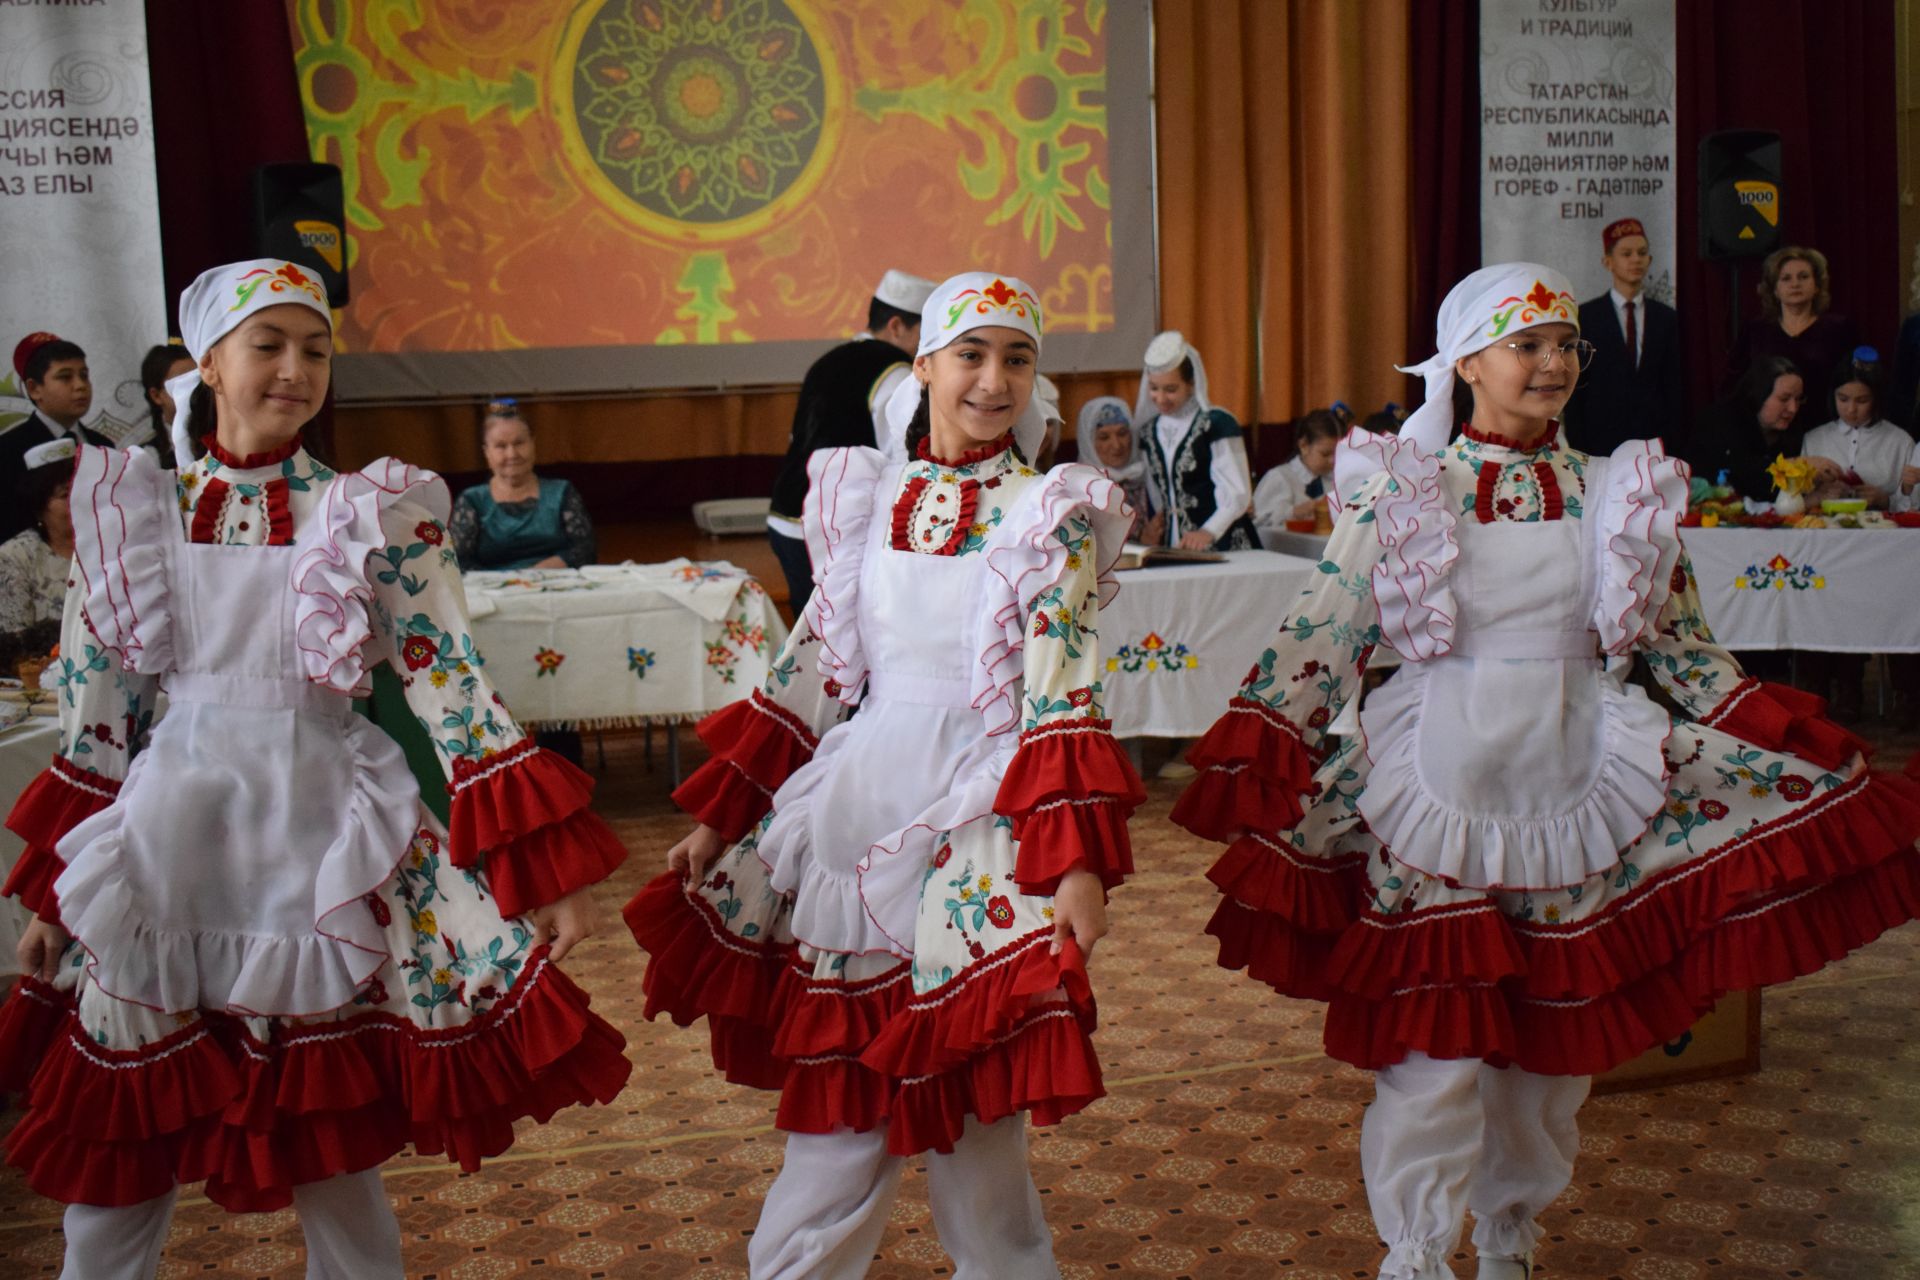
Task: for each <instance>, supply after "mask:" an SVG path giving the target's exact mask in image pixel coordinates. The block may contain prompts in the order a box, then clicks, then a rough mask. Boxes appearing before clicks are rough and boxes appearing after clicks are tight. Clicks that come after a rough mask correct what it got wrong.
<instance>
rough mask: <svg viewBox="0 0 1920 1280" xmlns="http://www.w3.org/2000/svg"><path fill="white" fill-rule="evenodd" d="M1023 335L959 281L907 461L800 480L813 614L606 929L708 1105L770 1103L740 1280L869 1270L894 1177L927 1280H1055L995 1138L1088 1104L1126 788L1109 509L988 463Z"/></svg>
mask: <svg viewBox="0 0 1920 1280" xmlns="http://www.w3.org/2000/svg"><path fill="white" fill-rule="evenodd" d="M1041 337H1042V334H1041V317H1040V305H1039V302H1038V300H1037V298H1036V297H1035V295H1034V292H1033V290H1032V289H1031V288H1029V287H1028V286H1027V285H1025V284H1023V283H1022V282H1020V281H1019V280H1016V279H1013V278H1012V277H1003V276H996V275H992V274H988V273H985V272H971V273H968V274H966V275H961V276H955V277H954V278H953V279H951V280H948V281H947V282H946V283H945V284H943V285H941V286H940V287H939V288H938V289H937V290H935V291H934V294H933V296H932V297H931V298H930V299H929V300H928V302H927V305H926V309H925V311H924V312H923V314H922V318H921V326H920V348H919V354H918V356H917V357H916V359H915V360H914V379H915V380H914V381H913V382H912V383H911V384H910V386H911V388H912V396H913V399H914V400H915V402H916V405H915V408H914V410H913V412H912V414H911V415H910V418H909V421H908V429H907V431H906V433H905V435H904V437H903V440H904V442H905V445H906V447H907V451H908V455H909V456H910V457H911V458H913V461H912V462H909V463H907V464H905V465H904V466H902V465H899V464H891V465H890V464H888V462H887V461H886V459H885V457H884V456H883V455H882V454H881V453H880V452H879V451H878V450H875V449H860V448H852V449H832V450H826V451H823V452H819V453H815V454H814V455H813V463H812V468H811V477H810V478H811V483H810V486H809V488H808V492H807V505H806V513H805V527H806V534H807V544H808V549H809V551H810V552H811V554H812V559H813V566H814V592H813V594H812V596H811V597H809V599H808V601H807V607H806V609H805V610H804V611H803V612H802V614H801V616H800V619H799V621H798V624H797V625H796V626H795V627H794V630H793V634H792V636H791V637H790V638H789V639H788V641H787V646H786V648H785V649H784V650H783V651H782V653H781V655H780V657H779V659H778V661H777V662H776V664H775V668H774V673H773V675H772V676H771V677H769V679H768V680H767V682H766V684H765V685H764V686H763V687H762V688H761V689H759V690H758V691H756V692H755V693H754V694H753V696H752V697H751V698H750V699H749V700H747V701H745V702H740V703H736V704H735V705H734V706H733V707H731V708H729V709H728V710H726V711H723V712H720V713H719V714H717V715H715V716H712V717H710V718H709V719H707V720H706V721H704V722H703V723H702V724H701V726H700V734H701V737H702V738H704V739H705V740H706V741H707V742H708V744H709V745H710V746H711V747H712V748H713V759H712V760H711V761H710V762H709V763H708V764H707V765H706V766H704V767H703V768H702V769H701V770H700V771H699V772H697V773H695V774H694V775H693V776H692V777H691V778H689V779H688V780H687V782H686V784H685V785H684V786H682V787H681V788H680V789H679V790H678V791H676V792H675V793H674V799H675V800H676V801H677V802H678V803H679V804H680V805H681V807H683V808H684V809H686V810H687V812H688V813H689V814H690V815H691V816H692V817H693V818H694V819H695V820H696V821H697V822H698V824H699V825H698V826H697V827H696V828H695V830H694V832H693V833H692V834H691V835H690V836H688V837H687V839H685V840H683V841H681V842H680V844H678V845H676V846H675V847H674V848H673V850H672V851H671V852H670V853H669V855H668V864H669V870H668V872H667V873H666V874H665V875H663V876H661V877H660V878H659V879H657V880H655V881H654V882H653V883H652V884H650V885H648V886H647V887H646V888H645V889H643V890H642V891H641V893H640V894H639V896H637V897H636V898H635V899H634V900H633V901H632V902H631V903H630V904H629V905H628V907H627V912H626V915H627V923H628V925H629V926H630V927H631V928H632V929H633V932H634V936H635V938H636V939H637V940H638V941H639V942H640V944H641V946H643V947H644V948H646V950H647V951H648V952H649V953H650V959H649V960H648V963H647V973H646V983H645V985H646V993H647V1006H646V1013H647V1016H649V1017H652V1016H654V1015H656V1014H659V1013H662V1012H664V1013H667V1014H669V1015H670V1016H671V1017H672V1018H673V1020H674V1021H675V1022H678V1023H680V1024H682V1025H685V1024H686V1023H689V1022H691V1021H693V1020H694V1019H696V1018H700V1017H705V1018H706V1019H707V1022H708V1026H709V1030H710V1031H711V1033H712V1039H713V1055H714V1065H715V1066H716V1067H717V1068H719V1069H720V1070H721V1071H723V1072H724V1073H725V1074H726V1075H727V1078H728V1079H730V1080H734V1081H737V1082H741V1083H748V1084H755V1085H759V1086H762V1087H765V1088H773V1089H778V1090H780V1111H779V1116H778V1119H777V1123H778V1125H779V1126H780V1127H781V1128H782V1129H785V1130H787V1132H788V1135H789V1136H788V1139H787V1151H786V1161H785V1165H784V1167H783V1168H782V1169H781V1172H780V1177H779V1178H778V1179H777V1180H776V1181H775V1182H774V1184H773V1187H772V1189H771V1190H770V1191H769V1192H768V1193H767V1202H766V1206H765V1208H764V1209H763V1210H762V1212H761V1216H760V1224H759V1226H758V1228H757V1229H756V1230H755V1231H754V1235H753V1243H752V1245H751V1247H750V1249H749V1254H750V1257H751V1262H752V1270H753V1274H754V1275H755V1276H756V1277H758V1278H759V1280H781V1278H792V1280H799V1278H800V1277H807V1278H808V1280H813V1278H816V1277H834V1278H840V1277H857V1276H860V1275H863V1274H865V1272H866V1269H867V1264H868V1262H869V1261H870V1260H871V1259H872V1257H873V1251H874V1247H875V1245H876V1244H877V1243H878V1242H879V1239H880V1233H881V1231H882V1229H883V1228H884V1227H885V1226H886V1223H887V1218H888V1213H889V1209H890V1206H891V1204H892V1201H893V1196H894V1191H895V1188H896V1186H897V1185H898V1182H899V1178H900V1172H901V1170H902V1168H903V1167H904V1166H905V1164H906V1162H907V1159H908V1158H909V1157H914V1158H924V1159H925V1160H926V1163H927V1194H928V1197H929V1199H930V1200H931V1201H932V1204H933V1217H934V1221H935V1223H936V1224H937V1225H938V1227H939V1231H940V1240H941V1243H942V1244H943V1245H945V1246H946V1249H947V1252H948V1253H950V1254H952V1255H953V1258H954V1260H955V1262H956V1264H957V1266H956V1274H958V1275H962V1276H995V1277H1013V1278H1024V1277H1042V1276H1054V1275H1057V1274H1058V1271H1057V1269H1056V1267H1055V1266H1054V1262H1053V1245H1052V1237H1051V1236H1050V1234H1049V1233H1048V1230H1047V1225H1046V1219H1045V1215H1044V1213H1043V1212H1042V1209H1041V1204H1040V1198H1039V1196H1038V1194H1037V1193H1036V1192H1035V1190H1034V1186H1033V1179H1032V1176H1031V1175H1030V1174H1029V1173H1028V1170H1027V1157H1026V1142H1027V1137H1026V1117H1025V1116H1024V1115H1022V1113H1023V1112H1024V1113H1027V1115H1031V1116H1032V1117H1033V1119H1034V1121H1035V1122H1036V1123H1042V1124H1046V1123H1052V1122H1053V1121H1055V1120H1058V1119H1060V1118H1061V1117H1062V1116H1066V1115H1070V1114H1072V1113H1073V1112H1075V1111H1078V1110H1079V1109H1080V1108H1082V1107H1084V1106H1086V1105H1087V1104H1088V1103H1089V1102H1092V1101H1093V1100H1094V1099H1095V1098H1097V1097H1099V1096H1100V1094H1101V1088H1100V1073H1099V1063H1098V1061H1097V1059H1096V1057H1095V1054H1094V1050H1093V1045H1092V1041H1091V1039H1090V1037H1089V1033H1090V1032H1091V1031H1092V1029H1093V1002H1092V995H1091V992H1090V990H1089V988H1088V985H1087V977H1086V973H1085V969H1084V965H1083V958H1084V956H1085V954H1086V952H1087V950H1088V949H1089V948H1091V946H1092V945H1093V943H1094V941H1095V940H1096V939H1098V938H1099V937H1100V935H1101V934H1103V933H1104V932H1105V931H1106V905H1105V891H1106V889H1107V888H1109V887H1111V886H1112V885H1114V884H1117V883H1119V881H1120V879H1121V878H1122V877H1123V876H1124V875H1126V874H1127V873H1128V872H1129V871H1130V870H1131V866H1132V855H1131V853H1130V851H1129V846H1128V842H1127V829H1126V819H1127V815H1128V814H1129V813H1130V812H1131V811H1132V810H1133V808H1134V806H1136V805H1138V804H1139V803H1140V801H1141V799H1142V798H1143V794H1144V793H1143V792H1142V790H1141V786H1140V781H1139V779H1138V778H1137V777H1136V776H1135V775H1134V772H1133V769H1132V767H1131V765H1130V764H1129V763H1128V760H1127V754H1126V752H1125V751H1124V750H1123V749H1122V748H1121V747H1120V746H1119V744H1118V743H1116V742H1115V741H1114V738H1113V735H1112V733H1111V732H1110V729H1111V725H1110V723H1109V722H1108V721H1107V720H1106V718H1105V717H1104V716H1103V714H1102V711H1101V705H1100V703H1101V689H1100V676H1101V672H1102V666H1101V662H1100V652H1099V641H1098V627H1097V621H1098V614H1099V609H1100V605H1101V602H1102V601H1103V599H1105V598H1107V597H1108V596H1109V595H1110V594H1111V590H1112V585H1113V584H1112V579H1111V577H1109V576H1108V574H1107V570H1108V569H1109V568H1110V567H1111V566H1112V564H1113V562H1114V560H1115V559H1116V558H1117V557H1118V556H1119V553H1120V548H1121V545H1122V542H1123V541H1124V538H1125V533H1126V523H1127V519H1126V508H1125V505H1124V494H1123V492H1122V490H1121V488H1120V486H1119V485H1118V484H1116V483H1115V482H1114V481H1112V480H1110V479H1108V478H1107V477H1106V476H1103V475H1101V474H1100V473H1099V472H1098V471H1096V470H1094V469H1093V468H1091V467H1084V466H1072V465H1070V466H1062V467H1056V468H1054V469H1053V470H1052V471H1050V472H1048V473H1046V474H1045V475H1042V474H1040V473H1039V472H1037V471H1035V470H1034V469H1033V468H1032V467H1030V466H1028V465H1027V463H1026V461H1025V460H1024V457H1023V455H1022V454H1021V452H1020V451H1019V450H1018V449H1016V447H1015V444H1014V436H1015V432H1016V431H1017V430H1018V426H1017V424H1019V423H1020V422H1022V421H1023V420H1024V419H1026V418H1027V416H1028V412H1029V409H1030V408H1031V405H1032V402H1033V399H1034V380H1035V372H1034V370H1035V368H1036V366H1037V364H1038V362H1039V358H1040V345H1041ZM855 706H858V707H859V709H860V714H859V715H857V716H850V713H851V709H852V708H853V707H855Z"/></svg>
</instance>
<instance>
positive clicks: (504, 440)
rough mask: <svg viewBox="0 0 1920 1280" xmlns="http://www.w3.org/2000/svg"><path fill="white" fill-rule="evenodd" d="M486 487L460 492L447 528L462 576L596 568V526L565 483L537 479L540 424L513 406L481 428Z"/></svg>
mask: <svg viewBox="0 0 1920 1280" xmlns="http://www.w3.org/2000/svg"><path fill="white" fill-rule="evenodd" d="M480 447H481V449H482V451H483V452H484V453H485V454H486V459H487V469H488V470H489V471H491V472H492V473H493V476H492V478H491V479H489V480H488V481H487V483H485V484H477V485H475V486H473V487H472V488H471V489H468V490H466V491H464V492H463V493H461V495H460V497H459V498H458V499H457V500H456V501H455V502H454V504H453V515H452V518H451V519H449V520H448V521H447V528H448V530H449V531H450V532H451V533H452V534H453V549H454V552H455V553H456V554H457V555H458V556H459V557H460V567H461V568H462V569H466V570H470V569H565V568H575V569H577V568H579V567H580V566H581V565H583V564H591V563H592V562H593V558H594V545H593V521H592V520H591V519H589V518H588V516H587V504H586V503H584V502H582V501H581V500H580V494H579V492H578V491H577V490H576V489H575V488H574V487H573V486H572V485H571V484H569V483H568V482H567V481H565V480H552V479H547V478H544V477H541V476H539V475H536V474H535V473H534V469H533V462H534V449H533V424H532V423H530V422H528V421H527V420H526V419H525V418H523V417H521V416H520V408H519V406H518V405H517V404H515V403H514V402H513V401H512V400H495V401H493V402H492V403H490V404H488V405H487V412H486V417H485V418H484V419H482V420H481V423H480Z"/></svg>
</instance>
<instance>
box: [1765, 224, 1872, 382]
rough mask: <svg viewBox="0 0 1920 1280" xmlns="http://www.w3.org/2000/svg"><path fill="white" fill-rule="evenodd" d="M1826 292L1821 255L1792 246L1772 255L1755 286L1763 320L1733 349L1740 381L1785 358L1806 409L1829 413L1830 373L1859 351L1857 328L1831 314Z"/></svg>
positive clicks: (1825, 278)
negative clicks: (1768, 359) (1766, 362)
mask: <svg viewBox="0 0 1920 1280" xmlns="http://www.w3.org/2000/svg"><path fill="white" fill-rule="evenodd" d="M1827 286H1828V277H1827V259H1826V257H1825V255H1823V254H1822V253H1821V252H1820V251H1819V250H1818V249H1805V248H1801V247H1799V246H1797V245H1788V246H1787V247H1786V248H1784V249H1775V250H1774V251H1773V252H1772V253H1770V254H1768V255H1767V260H1766V261H1765V262H1764V263H1762V264H1761V267H1760V283H1759V284H1758V285H1757V286H1755V288H1756V290H1757V292H1758V293H1759V295H1760V309H1761V312H1762V314H1761V315H1759V316H1756V317H1755V318H1754V319H1752V320H1749V321H1747V324H1746V327H1745V328H1744V329H1742V330H1741V331H1740V340H1739V341H1738V342H1736V343H1735V344H1734V348H1733V372H1734V373H1735V375H1736V376H1737V375H1739V374H1741V373H1743V372H1744V371H1746V370H1748V369H1751V368H1752V367H1753V362H1754V361H1756V360H1758V359H1759V358H1760V357H1762V356H1782V357H1784V358H1786V359H1788V360H1791V361H1793V364H1794V367H1795V368H1797V369H1798V370H1799V371H1800V376H1801V377H1802V378H1803V379H1804V380H1805V399H1806V403H1807V404H1811V405H1819V406H1820V410H1819V411H1820V412H1824V411H1825V408H1826V404H1827V397H1828V396H1829V395H1830V394H1831V393H1832V387H1831V386H1829V385H1828V381H1827V380H1828V378H1829V376H1830V375H1831V371H1832V370H1833V368H1834V367H1835V366H1836V365H1838V364H1839V363H1840V362H1841V361H1842V360H1844V359H1846V358H1847V354H1848V353H1849V352H1851V351H1852V350H1853V349H1854V348H1855V347H1857V346H1859V345H1860V339H1859V337H1858V335H1857V334H1856V333H1855V331H1854V326H1853V322H1852V321H1851V320H1849V319H1847V318H1846V317H1845V316H1843V315H1840V314H1839V313H1837V312H1834V311H1830V310H1828V307H1829V306H1830V305H1831V302H1832V299H1831V297H1830V295H1829V293H1828V287H1827Z"/></svg>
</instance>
